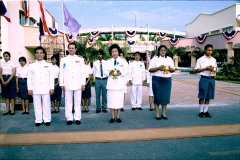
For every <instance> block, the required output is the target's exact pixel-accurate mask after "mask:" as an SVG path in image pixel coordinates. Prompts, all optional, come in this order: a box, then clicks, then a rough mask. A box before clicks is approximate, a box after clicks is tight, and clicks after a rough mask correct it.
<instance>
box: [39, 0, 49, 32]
mask: <svg viewBox="0 0 240 160" xmlns="http://www.w3.org/2000/svg"><path fill="white" fill-rule="evenodd" d="M39 4H40V20H39V33H40V36H43V35H45V32H49V31H48V27H47V24H46V19H45V8H44V7H43V5H42V2H40V3H39Z"/></svg>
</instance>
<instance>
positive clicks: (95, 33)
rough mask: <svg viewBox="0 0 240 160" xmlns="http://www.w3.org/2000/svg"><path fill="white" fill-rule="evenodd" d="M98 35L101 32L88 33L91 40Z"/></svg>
mask: <svg viewBox="0 0 240 160" xmlns="http://www.w3.org/2000/svg"><path fill="white" fill-rule="evenodd" d="M100 33H101V31H92V32H90V35H91V37H92V38H96V37H97V36H98V35H99V34H100Z"/></svg>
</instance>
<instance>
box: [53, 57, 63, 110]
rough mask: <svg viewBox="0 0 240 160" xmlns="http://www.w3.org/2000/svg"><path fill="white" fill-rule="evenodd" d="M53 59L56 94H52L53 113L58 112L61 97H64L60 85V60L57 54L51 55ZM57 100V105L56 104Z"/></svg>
mask: <svg viewBox="0 0 240 160" xmlns="http://www.w3.org/2000/svg"><path fill="white" fill-rule="evenodd" d="M51 61H52V70H53V76H54V94H52V95H51V104H52V113H58V112H59V111H60V110H59V106H60V102H61V98H62V89H61V87H60V86H59V80H58V77H59V71H60V69H59V61H58V58H57V57H55V56H52V57H51ZM55 101H56V105H55Z"/></svg>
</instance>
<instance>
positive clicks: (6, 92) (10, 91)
mask: <svg viewBox="0 0 240 160" xmlns="http://www.w3.org/2000/svg"><path fill="white" fill-rule="evenodd" d="M9 77H10V76H4V75H3V80H4V81H5V82H6V81H7V80H8V78H9ZM2 97H3V98H15V97H17V90H16V79H15V77H13V78H12V79H11V81H10V82H9V83H8V85H7V86H4V85H2Z"/></svg>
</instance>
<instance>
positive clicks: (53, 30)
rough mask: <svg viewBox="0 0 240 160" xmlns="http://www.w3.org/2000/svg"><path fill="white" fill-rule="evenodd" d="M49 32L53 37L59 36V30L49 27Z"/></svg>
mask: <svg viewBox="0 0 240 160" xmlns="http://www.w3.org/2000/svg"><path fill="white" fill-rule="evenodd" d="M48 30H49V33H50V35H51V36H53V37H57V35H58V30H57V29H56V28H51V27H48Z"/></svg>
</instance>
